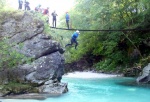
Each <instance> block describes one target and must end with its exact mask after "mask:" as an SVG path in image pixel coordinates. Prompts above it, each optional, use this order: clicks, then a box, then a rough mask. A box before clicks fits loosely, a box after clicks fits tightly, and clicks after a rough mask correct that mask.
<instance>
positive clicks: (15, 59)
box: [0, 38, 30, 69]
mask: <svg viewBox="0 0 150 102" xmlns="http://www.w3.org/2000/svg"><path fill="white" fill-rule="evenodd" d="M6 40H7V39H6V38H5V39H1V40H0V58H1V60H0V69H8V68H14V67H16V66H17V65H19V64H23V63H24V62H29V61H30V58H27V57H25V56H24V55H22V54H20V53H18V52H17V51H15V50H14V49H12V48H11V46H10V45H8V44H7V43H6Z"/></svg>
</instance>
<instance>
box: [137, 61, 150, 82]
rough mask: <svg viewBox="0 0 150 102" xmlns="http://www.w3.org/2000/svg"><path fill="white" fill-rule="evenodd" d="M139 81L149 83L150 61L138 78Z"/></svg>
mask: <svg viewBox="0 0 150 102" xmlns="http://www.w3.org/2000/svg"><path fill="white" fill-rule="evenodd" d="M136 81H137V83H149V82H150V63H149V64H148V65H147V66H146V67H144V68H143V71H142V75H141V76H139V77H138V78H137V79H136Z"/></svg>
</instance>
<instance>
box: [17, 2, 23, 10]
mask: <svg viewBox="0 0 150 102" xmlns="http://www.w3.org/2000/svg"><path fill="white" fill-rule="evenodd" d="M18 3H19V7H18V9H22V4H23V1H22V0H18Z"/></svg>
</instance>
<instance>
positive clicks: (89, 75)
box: [63, 72, 121, 78]
mask: <svg viewBox="0 0 150 102" xmlns="http://www.w3.org/2000/svg"><path fill="white" fill-rule="evenodd" d="M118 76H121V75H112V74H104V73H94V72H73V73H68V74H65V75H64V76H63V77H67V78H110V77H118Z"/></svg>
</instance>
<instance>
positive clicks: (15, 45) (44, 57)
mask: <svg viewBox="0 0 150 102" xmlns="http://www.w3.org/2000/svg"><path fill="white" fill-rule="evenodd" d="M18 12H20V11H18ZM8 16H9V15H8ZM8 16H7V18H5V19H3V22H2V23H1V26H0V27H1V28H0V29H1V30H0V37H7V38H8V40H7V43H8V44H10V45H11V46H12V49H13V50H16V51H17V52H18V53H21V54H23V55H25V56H26V57H28V58H31V59H32V62H31V63H25V64H23V65H18V67H17V68H14V69H13V70H10V69H8V70H1V71H0V84H8V83H9V82H11V81H16V82H19V83H22V84H24V83H25V84H30V85H31V86H32V87H35V88H36V89H37V90H38V91H37V92H39V93H48V94H62V93H65V92H67V91H68V88H67V84H66V83H61V78H62V75H63V74H64V61H65V60H64V57H63V53H64V50H63V48H62V47H61V46H60V44H59V43H58V42H56V41H55V40H53V39H52V37H51V36H50V35H47V34H45V33H44V29H45V27H44V22H43V21H42V20H40V19H37V18H35V16H34V13H29V12H23V11H21V14H20V16H19V18H17V17H16V16H15V15H14V16H13V17H8ZM8 93H11V94H12V92H7V94H8ZM18 93H19V92H18ZM27 93H28V92H27ZM31 93H32V92H31ZM0 94H1V96H7V95H5V94H4V93H0Z"/></svg>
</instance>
